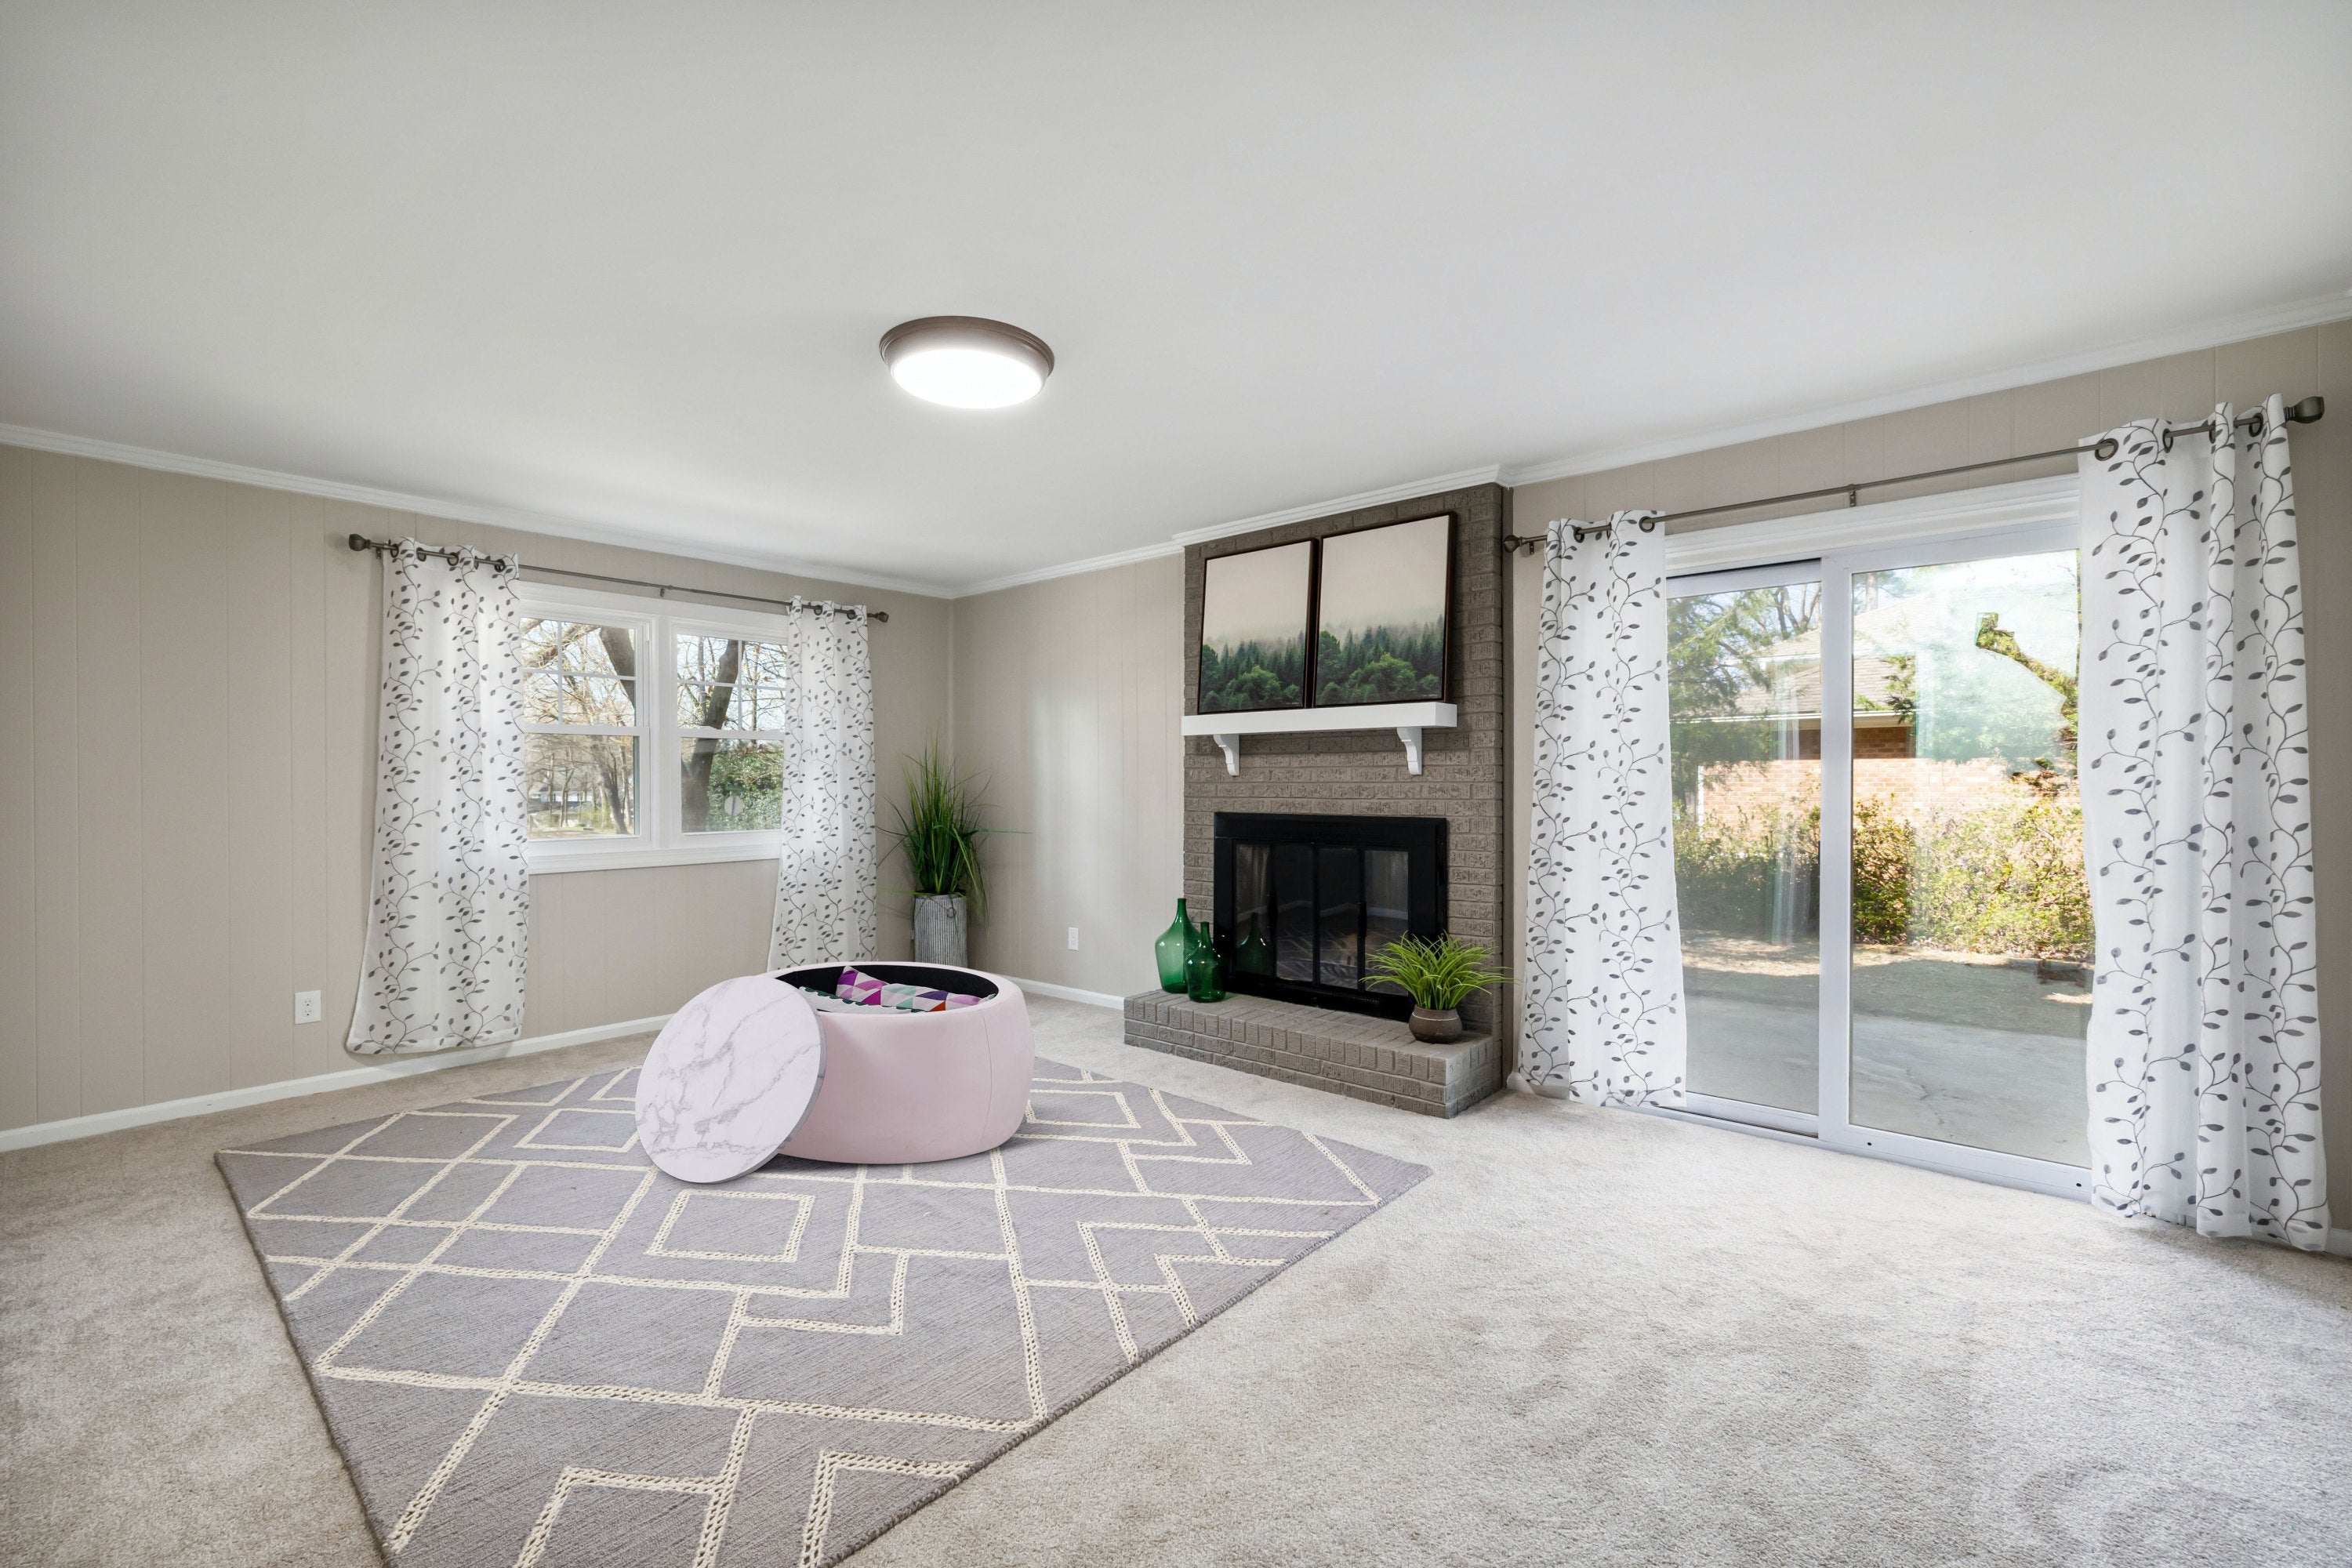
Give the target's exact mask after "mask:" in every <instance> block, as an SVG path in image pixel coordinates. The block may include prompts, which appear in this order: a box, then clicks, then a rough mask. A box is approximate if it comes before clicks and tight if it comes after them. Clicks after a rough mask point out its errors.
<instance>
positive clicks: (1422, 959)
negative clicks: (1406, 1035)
mask: <svg viewBox="0 0 2352 1568" xmlns="http://www.w3.org/2000/svg"><path fill="white" fill-rule="evenodd" d="M1364 973H1365V974H1366V976H1367V977H1369V978H1370V979H1375V980H1386V981H1389V982H1391V984H1395V985H1396V986H1397V987H1398V988H1399V989H1401V990H1402V991H1403V992H1404V993H1405V994H1406V995H1408V996H1411V997H1412V1037H1413V1038H1414V1039H1416V1040H1426V1041H1428V1042H1429V1043H1431V1044H1432V1045H1444V1043H1445V1042H1447V1041H1448V1040H1458V1039H1460V1038H1461V1037H1462V1002H1463V999H1464V998H1465V997H1467V996H1469V995H1470V994H1472V993H1474V992H1478V991H1484V990H1486V988H1487V987H1489V986H1492V985H1499V984H1502V983H1503V982H1504V981H1506V980H1508V979H1509V978H1510V975H1509V974H1507V973H1505V972H1504V971H1502V970H1499V969H1491V968H1489V967H1487V964H1486V949H1485V948H1483V947H1479V946H1476V945H1475V944H1474V943H1471V942H1457V941H1455V940H1454V936H1453V935H1452V933H1450V932H1449V933H1448V934H1446V935H1444V936H1441V937H1439V938H1437V939H1436V940H1435V941H1434V942H1433V941H1431V940H1430V939H1429V938H1427V937H1420V936H1407V937H1402V938H1399V939H1398V940H1397V941H1395V942H1391V943H1389V944H1388V945H1387V946H1386V947H1383V948H1382V949H1381V950H1380V952H1376V953H1374V954H1372V955H1371V957H1370V959H1368V960H1367V961H1366V962H1365V963H1364Z"/></svg>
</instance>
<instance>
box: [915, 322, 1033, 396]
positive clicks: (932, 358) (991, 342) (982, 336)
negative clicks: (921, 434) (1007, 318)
mask: <svg viewBox="0 0 2352 1568" xmlns="http://www.w3.org/2000/svg"><path fill="white" fill-rule="evenodd" d="M882 363H884V364H887V365H888V366H889V367H890V379H891V380H893V381H895V382H897V383H898V384H899V385H900V386H903V387H905V388H906V389H907V390H908V392H911V393H913V394H914V395H916V396H918V397H919V398H922V399H923V400H925V401H926V402H929V403H944V404H946V405H948V406H949V407H950V408H1010V407H1011V406H1013V405H1014V404H1016V403H1026V402H1028V401H1029V400H1030V399H1031V398H1033V397H1034V396H1036V395H1037V394H1038V393H1039V391H1041V390H1042V389H1043V388H1044V387H1045V378H1046V377H1047V376H1049V375H1051V374H1054V351H1053V350H1052V349H1049V348H1047V347H1046V346H1045V339H1043V338H1041V337H1039V336H1037V334H1036V333H1034V332H1024V331H1022V330H1021V329H1020V328H1018V327H1013V326H1007V325H1006V324H1005V323H1004V322H1003V321H983V320H982V318H980V317H978V316H925V317H924V318H922V319H921V320H920V321H901V322H899V323H898V325H897V326H895V327H893V328H891V329H890V330H889V331H887V332H885V333H883V334H882Z"/></svg>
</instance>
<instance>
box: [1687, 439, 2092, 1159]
mask: <svg viewBox="0 0 2352 1568" xmlns="http://www.w3.org/2000/svg"><path fill="white" fill-rule="evenodd" d="M1874 514H1875V515H1874ZM1972 520H1973V521H1978V522H1979V526H1977V527H1974V528H1971V527H1969V526H1968V525H1969V522H1970V521H1972ZM1931 530H1932V531H1931ZM1741 535H1746V536H1747V537H1746V539H1745V540H1743V539H1742V538H1740V537H1739V536H1741ZM1682 538H1683V540H1688V541H1689V543H1687V544H1684V543H1682V541H1681V540H1674V539H1670V540H1669V541H1668V543H1667V557H1666V559H1667V567H1668V570H1669V572H1670V573H1673V575H1670V576H1669V577H1668V578H1667V580H1666V592H1667V594H1668V595H1669V596H1670V597H1675V598H1679V597H1683V596H1685V595H1691V594H1699V593H1727V592H1731V591H1734V590H1737V589H1739V588H1751V587H1769V586H1773V585H1776V584H1783V583H1799V582H1807V581H1811V580H1812V579H1813V578H1814V577H1815V576H1818V577H1819V579H1820V581H1821V584H1822V617H1821V626H1822V838H1821V889H1820V901H1821V987H1820V996H1821V1019H1820V1022H1821V1035H1820V1037H1821V1052H1820V1063H1821V1087H1820V1100H1819V1102H1818V1104H1819V1109H1818V1110H1817V1112H1816V1113H1815V1114H1814V1115H1813V1116H1811V1117H1807V1116H1805V1115H1804V1114H1803V1113H1801V1112H1798V1111H1789V1110H1780V1109H1778V1108H1776V1107H1772V1106H1763V1105H1751V1104H1748V1103H1747V1102H1745V1101H1739V1100H1721V1099H1717V1098H1716V1097H1714V1096H1708V1095H1692V1096H1690V1097H1689V1099H1688V1105H1689V1109H1688V1110H1687V1111H1684V1112H1675V1111H1659V1112H1656V1113H1655V1114H1661V1115H1668V1116H1674V1117H1676V1118H1677V1119H1680V1120H1694V1121H1709V1122H1712V1123H1714V1124H1715V1125H1717V1126H1728V1127H1734V1128H1738V1130H1740V1131H1751V1132H1757V1133H1759V1134H1761V1135H1764V1136H1773V1137H1782V1138H1786V1137H1789V1136H1790V1135H1792V1134H1793V1135H1798V1136H1810V1137H1811V1139H1812V1140H1813V1141H1814V1142H1819V1143H1820V1144H1822V1146H1823V1147H1826V1148H1832V1149H1837V1150H1841V1151H1843V1152H1846V1153H1852V1154H1860V1155H1863V1156H1865V1157H1867V1158H1872V1159H1882V1160H1893V1161H1896V1162H1898V1163H1903V1164H1907V1165H1919V1166H1924V1167H1926V1168H1927V1169H1930V1170H1937V1171H1944V1172H1948V1173H1952V1174H1955V1175H1963V1176H1969V1177H1973V1178H1975V1179H1977V1180H1979V1181H1988V1182H1993V1183H1997V1184H2000V1185H2003V1186H2012V1187H2022V1188H2026V1189H2028V1190H2030V1191H2033V1192H2041V1193H2049V1194H2054V1195H2057V1196H2061V1197H2073V1198H2087V1197H2088V1196H2089V1195H2090V1173H2089V1172H2088V1171H2087V1170H2086V1169H2085V1168H2084V1167H2082V1166H2079V1165H2068V1164H2063V1163H2059V1162H2056V1161H2052V1160H2036V1159H2031V1158H2028V1157H2026V1156H2024V1155H2019V1154H2007V1153H2002V1152H1999V1151H1996V1150H1990V1149H1978V1148H1974V1147H1971V1146H1969V1145H1966V1144H1959V1143H1948V1142H1942V1141H1940V1140H1937V1139H1933V1138H1920V1137H1916V1136H1914V1135H1912V1134H1909V1133H1902V1132H1889V1131H1884V1130H1882V1129H1879V1128H1874V1127H1857V1126H1855V1125H1854V1124H1853V1121H1852V1110H1853V1106H1852V1098H1851V1085H1852V1082H1853V920H1852V915H1853V720H1852V713H1853V579H1854V576H1855V574H1857V573H1867V572H1882V571H1888V570H1893V569H1897V568H1901V567H1907V566H1927V565H1940V564H1945V563H1956V562H1964V561H1982V560H1988V559H1993V558H1997V557H2000V556H2004V555H2027V554H2034V553H2039V552H2051V551H2059V550H2079V549H2080V548H2081V544H2082V522H2081V516H2080V499H2079V492H2078V490H2077V488H2076V486H2075V484H2074V479H2073V478H2072V476H2066V477H2064V478H2063V479H2057V480H2044V479H2034V480H2026V481H2024V482H2022V483H2020V484H2014V485H1999V486H1990V487H1987V488H1986V489H1984V490H1982V491H1980V492H1963V493H1962V494H1959V495H1943V496H1932V497H1927V498H1923V499H1922V500H1914V501H1890V502H1885V503H1882V504H1881V505H1878V506H1874V507H1856V508H1841V509H1839V510H1834V511H1829V512H1822V513H1819V514H1816V515H1814V516H1811V517H1801V518H1784V519H1776V520H1773V521H1768V522H1761V523H1753V524H1748V525H1745V526H1744V527H1734V528H1723V529H1707V530H1704V531H1695V532H1694V533H1691V534H1686V535H1684V536H1682ZM1678 544H1679V545H1681V548H1679V549H1678V548H1677V545H1678ZM1808 545H1811V546H1813V548H1812V549H1811V550H1808V549H1807V546H1808ZM1743 554H1745V555H1746V557H1747V559H1746V560H1742V559H1741V557H1742V555H1743ZM1751 562H1752V563H1754V564H1750V563H1751ZM1677 567H1679V568H1681V570H1679V571H1677V570H1675V569H1676V568H1677Z"/></svg>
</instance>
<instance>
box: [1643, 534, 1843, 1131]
mask: <svg viewBox="0 0 2352 1568" xmlns="http://www.w3.org/2000/svg"><path fill="white" fill-rule="evenodd" d="M1821 577H1822V563H1821V562H1820V561H1819V560H1800V561H1778V562H1774V563H1771V564H1770V565H1768V566H1735V567H1730V568H1715V569H1710V570H1707V571H1704V572H1687V573H1685V574H1682V575H1680V576H1676V577H1669V578H1667V579H1666V597H1667V599H1668V600H1669V601H1671V600H1675V599H1685V598H1691V597H1694V596H1696V595H1703V594H1737V593H1740V592H1742V591H1744V590H1746V589H1748V588H1782V587H1787V586H1789V585H1790V584H1796V583H1817V582H1820V581H1821ZM1828 646H1829V645H1828V643H1827V642H1826V641H1824V642H1823V644H1822V647H1828ZM1826 705H1827V704H1826V701H1824V707H1826ZM1828 730H1829V722H1828V721H1827V719H1826V718H1824V719H1823V720H1822V731H1823V738H1822V746H1823V748H1824V751H1823V755H1824V757H1826V756H1827V751H1826V748H1827V747H1828V745H1829V741H1828V738H1827V732H1828ZM1828 765H1829V764H1828V763H1827V762H1826V761H1824V762H1823V763H1822V767H1823V768H1824V769H1826V768H1827V767H1828ZM1822 863H1823V864H1824V865H1826V864H1827V863H1828V851H1827V849H1826V848H1824V850H1823V851H1822ZM1822 920H1823V921H1824V923H1825V924H1826V922H1827V920H1828V915H1827V912H1826V911H1824V912H1823V914H1822ZM1822 962H1823V963H1827V962H1828V960H1827V958H1826V956H1824V958H1823V960H1822ZM1685 1005H1687V1004H1685ZM1685 1076H1687V1075H1685ZM1683 1104H1684V1106H1685V1108H1686V1109H1687V1110H1690V1111H1691V1113H1692V1114H1694V1115H1697V1116H1705V1117H1708V1118H1711V1119H1713V1120H1716V1121H1737V1122H1739V1123H1741V1124H1742V1125H1744V1126H1748V1127H1769V1128H1771V1129H1772V1130H1773V1131H1778V1132H1796V1133H1801V1134H1803V1135H1805V1136H1806V1137H1816V1136H1818V1135H1819V1133H1820V1130H1821V1129H1820V1121H1821V1119H1820V1118H1819V1117H1818V1116H1817V1115H1815V1114H1813V1113H1812V1112H1810V1111H1803V1110H1789V1109H1787V1108H1786V1107H1784V1106H1779V1105H1763V1104H1759V1103H1758V1102H1757V1101H1755V1100H1731V1099H1728V1098H1726V1097H1725V1096H1722V1095H1717V1094H1693V1093H1687V1092H1686V1093H1685V1095H1684V1096H1683Z"/></svg>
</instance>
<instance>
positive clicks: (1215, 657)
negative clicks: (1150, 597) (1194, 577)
mask: <svg viewBox="0 0 2352 1568" xmlns="http://www.w3.org/2000/svg"><path fill="white" fill-rule="evenodd" d="M1202 572H1203V575H1202V584H1201V692H1200V710H1201V711H1202V712H1203V713H1247V712H1254V711H1258V710H1265V709H1268V708H1302V707H1305V706H1306V693H1307V628H1308V626H1310V625H1311V624H1312V622H1313V618H1314V605H1313V603H1312V598H1313V595H1314V591H1315V543H1314V542H1313V541H1312V540H1301V541H1299V542H1297V543H1296V544H1274V545H1268V546H1267V547H1266V548H1265V549H1263V550H1245V551H1243V552H1240V553H1239V554H1234V555H1213V556H1211V557H1210V558H1209V559H1208V560H1207V561H1206V562H1204V563H1202Z"/></svg>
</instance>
